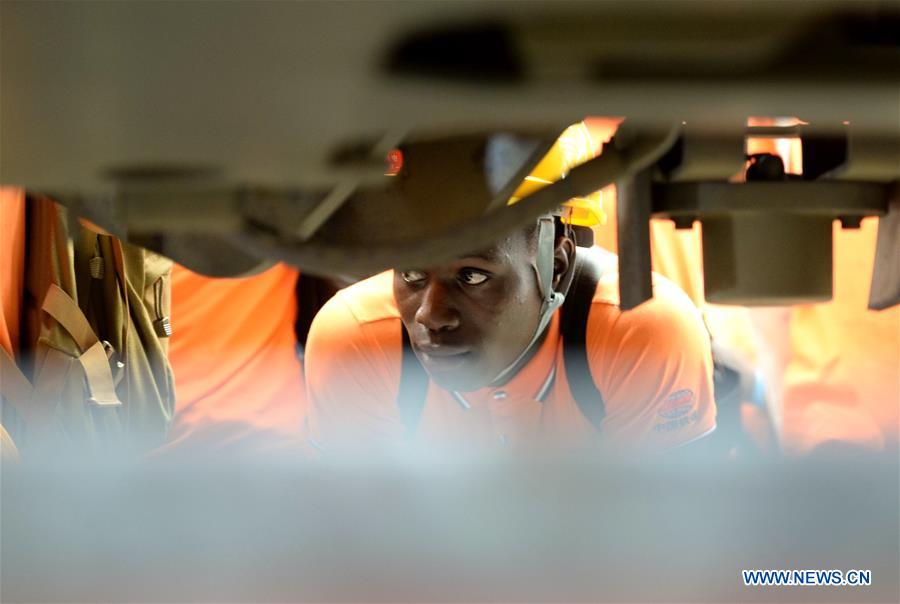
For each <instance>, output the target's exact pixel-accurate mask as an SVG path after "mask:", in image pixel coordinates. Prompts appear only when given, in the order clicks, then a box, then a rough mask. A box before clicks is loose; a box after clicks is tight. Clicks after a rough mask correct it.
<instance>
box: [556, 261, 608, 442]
mask: <svg viewBox="0 0 900 604" xmlns="http://www.w3.org/2000/svg"><path fill="white" fill-rule="evenodd" d="M573 270H574V271H575V275H574V277H573V278H572V285H571V286H569V291H568V293H567V295H566V302H565V304H563V309H562V322H561V325H560V331H561V333H562V337H563V360H564V362H565V367H566V379H567V380H568V382H569V389H570V390H571V391H572V396H573V397H574V398H575V402H576V403H577V404H578V408H579V409H580V410H581V412H582V413H583V414H584V416H585V417H586V418H588V420H590V422H591V423H592V424H593V425H594V427H595V428H597V429H598V430H599V429H600V423H601V422H602V421H603V416H604V415H605V411H606V410H605V405H604V403H603V395H602V394H601V393H600V390H599V389H598V388H597V385H596V384H595V383H594V378H593V377H592V376H591V368H590V364H589V363H588V355H587V339H586V337H587V323H588V315H589V314H590V312H591V302H592V301H593V299H594V292H595V291H596V290H597V283H598V282H599V281H600V274H601V268H600V263H599V261H598V260H597V259H596V257H595V256H594V254H593V252H592V251H591V250H590V249H586V248H578V251H577V253H576V254H575V268H574V269H573Z"/></svg>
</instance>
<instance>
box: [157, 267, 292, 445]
mask: <svg viewBox="0 0 900 604" xmlns="http://www.w3.org/2000/svg"><path fill="white" fill-rule="evenodd" d="M297 277H298V272H297V270H296V269H294V268H291V267H289V266H286V265H284V264H279V265H276V266H274V267H272V268H271V269H269V270H267V271H265V272H263V273H260V274H258V275H254V276H251V277H246V278H239V279H213V278H210V277H205V276H203V275H199V274H197V273H194V272H192V271H190V270H188V269H186V268H184V267H183V266H180V265H175V267H174V269H173V271H172V330H173V333H172V338H171V342H170V347H169V362H170V363H171V365H172V371H173V373H174V375H175V391H176V404H175V415H174V417H173V419H172V426H171V429H170V433H169V444H168V445H167V448H168V449H172V448H175V447H179V448H180V447H186V446H190V447H192V448H193V449H195V450H197V451H199V452H203V453H213V452H218V451H223V450H227V451H237V450H240V451H252V452H260V451H269V450H274V449H280V448H283V447H291V446H294V445H296V444H297V443H299V438H298V436H299V432H300V428H301V425H302V422H303V418H304V415H305V411H306V391H305V388H304V384H303V367H302V365H301V362H300V359H299V358H298V356H297V349H296V337H295V335H294V321H295V319H296V315H297V300H296V295H295V286H296V282H297Z"/></svg>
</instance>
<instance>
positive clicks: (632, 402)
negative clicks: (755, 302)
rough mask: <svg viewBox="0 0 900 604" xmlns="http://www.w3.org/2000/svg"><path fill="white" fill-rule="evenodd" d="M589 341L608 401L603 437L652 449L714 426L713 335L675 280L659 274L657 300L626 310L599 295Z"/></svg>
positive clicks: (594, 372) (626, 446) (690, 437)
mask: <svg viewBox="0 0 900 604" xmlns="http://www.w3.org/2000/svg"><path fill="white" fill-rule="evenodd" d="M587 346H588V359H589V362H590V367H591V374H592V376H593V378H594V381H595V383H596V384H597V386H598V387H599V389H600V392H601V394H602V395H603V398H604V402H605V406H606V415H605V417H604V420H603V423H602V426H601V429H602V431H603V438H604V442H606V443H609V444H610V445H611V446H613V447H615V448H617V449H618V448H621V449H625V450H629V451H630V450H636V451H641V452H644V451H649V452H653V451H661V450H665V449H670V448H674V447H677V446H680V445H683V444H686V443H688V442H691V441H693V440H695V439H698V438H701V437H703V436H705V435H707V434H709V433H711V432H712V431H713V430H714V429H715V426H716V408H715V401H714V398H713V382H712V375H713V373H712V354H711V352H710V342H709V335H708V333H707V331H706V328H705V326H704V325H703V320H702V318H701V316H700V313H699V311H698V310H697V309H696V307H695V306H694V305H693V303H692V302H691V301H690V299H689V298H688V297H687V295H685V294H684V293H683V292H682V291H681V290H679V289H678V288H677V287H676V286H675V285H674V284H671V283H669V282H667V281H665V280H663V279H660V280H659V282H655V283H654V297H653V299H652V300H649V301H647V302H645V303H644V304H642V305H640V306H639V307H637V308H635V309H632V310H629V311H624V312H623V311H622V310H620V309H619V307H618V305H615V304H610V303H606V302H603V301H598V300H597V298H595V300H594V303H593V306H592V308H591V314H590V317H589V319H588V334H587Z"/></svg>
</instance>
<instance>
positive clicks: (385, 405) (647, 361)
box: [306, 256, 715, 452]
mask: <svg viewBox="0 0 900 604" xmlns="http://www.w3.org/2000/svg"><path fill="white" fill-rule="evenodd" d="M611 257H612V256H611ZM612 258H614V257H612ZM614 264H615V261H614V259H613V260H612V263H611V264H610V265H609V266H607V267H605V268H606V270H605V274H604V276H603V278H602V279H601V281H600V283H599V284H598V286H597V291H596V293H595V295H594V298H593V304H592V307H591V310H590V314H589V318H588V325H587V350H588V361H589V365H590V371H591V374H592V376H593V379H594V382H595V384H596V385H597V387H598V388H599V390H600V392H601V393H602V396H603V399H604V402H605V405H606V416H605V419H604V420H603V422H602V425H601V433H598V431H597V429H596V428H594V426H593V425H592V424H591V422H590V421H589V420H588V419H587V418H586V417H585V416H584V415H583V413H582V412H581V410H580V409H579V408H578V406H577V403H576V402H575V400H574V398H573V396H572V394H571V392H570V390H569V387H568V383H567V380H566V372H565V368H564V364H563V357H562V342H561V338H560V335H559V321H560V315H559V312H557V313H556V315H554V317H553V320H552V322H551V324H550V326H549V331H548V335H547V337H546V338H545V339H544V341H543V342H542V344H541V345H540V348H539V350H538V352H537V353H536V354H535V355H534V357H533V358H532V359H531V360H530V361H529V362H528V363H527V364H526V365H525V367H523V368H522V369H521V370H520V371H519V372H518V373H517V374H516V375H515V376H513V378H512V379H511V380H510V381H509V382H507V383H506V384H504V385H503V386H500V387H487V388H482V389H480V390H477V391H474V392H465V393H460V394H461V395H462V397H463V401H460V399H459V397H458V396H457V395H455V394H454V393H452V392H450V391H447V390H445V389H443V388H441V387H440V386H438V385H437V384H435V383H434V382H433V381H430V382H429V385H428V393H427V396H426V402H425V406H424V408H423V411H422V416H421V420H420V423H419V425H418V428H417V430H416V432H415V437H414V442H415V443H416V444H420V445H427V446H428V447H429V448H432V447H436V448H437V449H439V450H449V451H453V450H458V451H461V452H470V451H472V450H473V449H481V448H484V447H486V448H492V447H497V446H503V445H506V446H519V447H532V446H535V445H537V446H540V445H551V446H558V445H565V446H567V447H568V446H580V445H588V446H590V445H595V444H608V445H611V446H613V447H616V448H624V449H627V450H629V451H633V450H642V451H644V450H651V451H652V450H662V449H667V448H670V447H674V446H677V445H680V444H684V443H686V442H689V441H691V440H693V439H696V438H698V437H700V436H703V435H705V434H707V433H709V432H711V431H712V430H713V429H714V427H715V405H714V403H713V397H712V381H711V358H710V350H709V340H708V338H707V335H706V331H705V330H704V328H703V324H702V320H701V318H700V315H699V313H698V312H697V310H696V308H695V307H694V306H693V304H692V303H691V302H690V300H689V299H688V298H687V296H686V295H685V294H684V293H683V292H682V291H681V290H680V289H678V287H677V286H675V285H674V284H673V283H671V282H670V281H668V280H666V279H665V278H663V277H660V276H656V277H655V280H654V288H655V294H656V296H655V298H654V299H653V301H651V302H648V303H646V304H644V305H642V306H640V307H639V308H637V309H635V310H632V311H629V312H622V311H621V310H620V309H619V307H618V278H617V274H616V271H615V266H614ZM392 279H393V275H392V273H391V272H390V271H389V272H386V273H382V274H380V275H376V276H375V277H372V278H370V279H367V280H365V281H361V282H360V283H357V284H355V285H353V286H351V287H349V288H347V289H345V290H343V291H341V292H339V293H338V294H337V295H336V296H335V297H334V298H332V300H330V301H329V302H328V303H327V304H326V305H325V306H324V307H323V308H322V310H321V311H320V312H319V314H318V316H317V317H316V319H315V321H314V322H313V325H312V328H311V330H310V334H309V340H308V344H307V357H306V359H307V366H306V370H307V373H306V378H307V388H308V392H309V397H310V403H311V407H310V416H309V429H310V438H311V441H312V442H313V443H314V444H316V445H317V446H319V447H320V448H322V449H324V450H325V451H331V450H341V449H344V448H352V449H360V448H362V449H367V448H369V449H371V448H376V447H382V448H383V447H391V446H392V445H396V444H401V443H403V441H404V439H405V434H406V428H405V426H404V425H403V423H402V421H401V418H400V411H399V407H398V405H397V400H396V399H397V395H398V389H399V382H400V373H401V362H402V340H401V321H400V314H399V311H398V309H397V305H396V302H395V300H394V296H393V289H392ZM542 391H545V392H546V394H545V396H544V397H543V400H542V401H541V400H537V399H538V398H539V393H541V392H542Z"/></svg>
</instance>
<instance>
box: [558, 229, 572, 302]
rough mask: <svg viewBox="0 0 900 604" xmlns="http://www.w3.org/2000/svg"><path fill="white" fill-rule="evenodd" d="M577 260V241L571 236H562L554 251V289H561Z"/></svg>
mask: <svg viewBox="0 0 900 604" xmlns="http://www.w3.org/2000/svg"><path fill="white" fill-rule="evenodd" d="M574 259H575V240H574V239H572V237H570V236H569V235H560V236H559V237H557V238H556V245H555V247H554V249H553V289H554V291H555V290H556V289H557V288H558V287H559V283H560V281H562V278H563V276H564V275H565V274H566V273H567V272H568V270H569V266H570V265H571V264H572V262H573V261H574Z"/></svg>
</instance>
